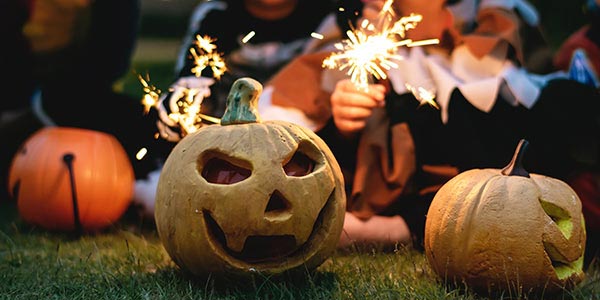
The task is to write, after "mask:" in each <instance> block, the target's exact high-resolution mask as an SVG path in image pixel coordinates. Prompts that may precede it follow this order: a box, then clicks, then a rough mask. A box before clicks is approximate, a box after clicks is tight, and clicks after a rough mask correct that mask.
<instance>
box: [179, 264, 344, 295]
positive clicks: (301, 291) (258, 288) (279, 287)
mask: <svg viewBox="0 0 600 300" xmlns="http://www.w3.org/2000/svg"><path fill="white" fill-rule="evenodd" d="M176 272H177V273H178V275H180V278H181V279H182V280H185V281H187V282H188V283H189V284H192V285H193V286H195V287H196V288H198V289H200V290H203V291H204V292H210V294H211V296H217V298H218V297H221V296H222V297H225V296H232V295H235V296H237V297H242V298H243V299H282V298H285V299H315V298H321V299H323V298H325V299H334V298H335V295H336V292H337V287H338V279H337V275H336V274H335V273H333V272H327V271H313V272H310V271H308V270H303V271H298V270H295V271H293V272H284V273H282V274H277V275H266V274H260V273H258V272H256V273H255V274H251V275H249V276H243V277H242V276H214V275H208V276H196V275H193V274H191V273H189V272H186V271H183V270H181V269H177V270H176Z"/></svg>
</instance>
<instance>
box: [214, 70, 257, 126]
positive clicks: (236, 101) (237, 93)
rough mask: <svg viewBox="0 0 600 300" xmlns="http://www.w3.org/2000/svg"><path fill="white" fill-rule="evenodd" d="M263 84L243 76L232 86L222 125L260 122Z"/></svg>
mask: <svg viewBox="0 0 600 300" xmlns="http://www.w3.org/2000/svg"><path fill="white" fill-rule="evenodd" d="M262 88H263V87H262V84H260V82H258V81H256V80H254V79H252V78H250V77H243V78H240V79H238V80H236V81H235V82H234V83H233V85H232V86H231V90H230V91H229V95H228V96H227V103H226V107H225V112H224V113H223V117H222V118H221V125H230V124H244V123H260V116H259V115H258V97H259V96H260V94H261V93H262Z"/></svg>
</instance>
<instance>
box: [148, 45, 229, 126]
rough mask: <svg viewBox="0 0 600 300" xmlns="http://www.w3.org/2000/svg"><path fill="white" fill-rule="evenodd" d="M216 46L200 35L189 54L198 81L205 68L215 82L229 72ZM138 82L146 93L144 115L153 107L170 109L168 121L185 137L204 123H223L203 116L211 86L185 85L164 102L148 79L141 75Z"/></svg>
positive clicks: (203, 84) (201, 84)
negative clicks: (209, 70) (202, 110)
mask: <svg viewBox="0 0 600 300" xmlns="http://www.w3.org/2000/svg"><path fill="white" fill-rule="evenodd" d="M213 42H214V40H213V39H211V38H210V37H208V36H204V37H201V36H200V35H197V36H196V41H195V42H194V45H193V46H192V47H191V48H190V50H189V51H190V53H191V55H192V56H191V57H192V59H193V61H194V67H192V69H191V72H192V73H193V74H194V75H195V76H196V77H202V76H201V75H202V72H203V71H204V70H205V69H206V68H210V69H211V71H212V76H213V78H214V79H216V80H218V79H220V78H221V76H222V75H223V74H224V73H225V72H226V71H227V67H226V65H225V61H224V60H223V58H222V56H221V54H220V53H218V52H217V51H216V50H217V47H216V45H215V44H213ZM138 79H139V80H140V83H141V84H142V87H143V91H144V96H143V97H142V105H143V106H144V113H146V114H147V113H148V112H149V111H150V109H151V108H152V107H154V108H155V109H157V110H158V111H163V110H164V108H163V107H161V106H164V107H168V108H169V109H170V113H169V115H168V118H169V119H170V120H171V121H172V122H173V123H175V124H177V126H179V128H180V129H181V135H182V136H185V135H187V134H189V133H192V132H195V131H197V130H198V129H199V128H200V127H202V126H203V125H204V123H203V121H208V122H210V123H215V124H218V123H220V122H221V120H220V119H219V118H215V117H212V116H208V115H205V114H202V113H200V109H201V105H202V101H203V100H204V98H205V97H206V96H208V95H210V88H209V87H210V85H211V84H212V82H211V83H206V82H208V81H200V82H201V83H200V86H199V87H193V88H190V87H189V86H188V85H186V84H184V85H177V84H176V85H175V87H172V88H170V89H169V92H171V95H170V97H169V99H161V91H160V90H159V89H157V88H156V87H155V86H153V85H151V84H150V83H149V81H150V80H149V78H146V79H144V78H143V77H142V76H141V75H138ZM200 79H202V78H200ZM163 101H168V103H165V104H163V103H162V102H163Z"/></svg>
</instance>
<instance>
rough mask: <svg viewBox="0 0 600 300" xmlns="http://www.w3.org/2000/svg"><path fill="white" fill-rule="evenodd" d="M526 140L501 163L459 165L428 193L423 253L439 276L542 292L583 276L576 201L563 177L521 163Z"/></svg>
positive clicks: (491, 288)
mask: <svg viewBox="0 0 600 300" xmlns="http://www.w3.org/2000/svg"><path fill="white" fill-rule="evenodd" d="M526 146H527V141H525V140H522V141H521V142H520V143H519V146H518V148H517V151H516V153H515V156H514V157H513V161H512V162H511V163H510V164H509V165H508V166H507V167H506V168H504V169H503V170H499V169H473V170H468V171H465V172H463V173H461V174H459V175H457V176H456V177H454V178H452V179H451V180H450V181H448V182H447V183H446V184H445V185H444V186H443V187H442V188H441V189H440V190H439V191H438V193H437V194H436V195H435V197H434V199H433V201H432V203H431V206H430V207H429V211H428V213H427V220H426V223H425V253H426V256H427V259H428V261H429V263H430V265H431V266H432V268H433V270H434V271H435V272H436V273H437V274H438V275H439V276H440V277H441V278H443V279H445V280H449V281H451V280H458V281H460V280H463V281H464V282H466V283H467V285H468V286H469V287H470V288H473V289H475V290H476V291H479V292H498V291H513V292H514V291H521V292H523V293H540V292H543V293H545V294H549V293H553V292H557V291H559V290H561V289H563V288H569V287H573V286H574V285H575V284H577V283H579V282H580V281H581V280H582V279H583V277H584V272H583V257H584V249H585V241H586V232H585V225H584V217H583V215H582V211H581V202H580V200H579V198H578V197H577V194H576V193H575V192H574V191H573V190H572V189H571V188H570V187H569V185H567V184H566V183H564V182H562V181H560V180H558V179H555V178H551V177H546V176H543V175H538V174H529V173H528V172H527V171H525V170H524V169H523V168H522V167H521V159H522V156H523V153H524V148H525V147H526Z"/></svg>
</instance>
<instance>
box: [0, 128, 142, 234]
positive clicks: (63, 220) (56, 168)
mask: <svg viewBox="0 0 600 300" xmlns="http://www.w3.org/2000/svg"><path fill="white" fill-rule="evenodd" d="M134 180H135V179H134V174H133V168H132V166H131V162H130V161H129V158H128V157H127V154H126V153H125V150H124V149H123V147H122V146H121V144H120V143H119V141H118V140H117V139H116V138H115V137H114V136H112V135H109V134H106V133H103V132H99V131H92V130H87V129H79V128H70V127H45V128H42V129H40V130H38V131H37V132H35V133H34V134H33V135H32V136H30V137H29V138H28V139H27V140H26V141H25V142H24V143H23V145H22V146H21V147H20V149H19V151H18V152H17V153H16V154H15V157H14V158H13V161H12V164H11V168H10V171H9V180H8V184H9V191H10V192H11V197H12V198H14V199H16V201H17V208H18V211H19V214H20V215H21V217H22V218H23V219H24V220H25V221H26V222H28V223H31V224H35V225H39V226H41V227H43V228H45V229H49V230H62V231H74V230H77V231H80V232H81V231H97V230H99V229H102V228H104V227H106V226H108V225H110V224H112V223H113V222H114V221H116V220H117V219H119V218H120V217H121V216H122V214H123V213H124V212H125V210H126V209H127V206H128V205H129V203H130V201H131V197H132V196H133V187H134Z"/></svg>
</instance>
